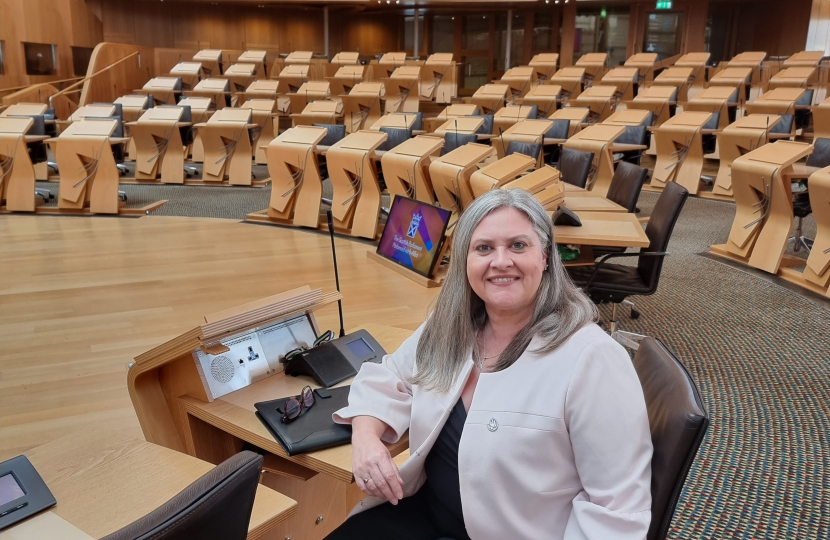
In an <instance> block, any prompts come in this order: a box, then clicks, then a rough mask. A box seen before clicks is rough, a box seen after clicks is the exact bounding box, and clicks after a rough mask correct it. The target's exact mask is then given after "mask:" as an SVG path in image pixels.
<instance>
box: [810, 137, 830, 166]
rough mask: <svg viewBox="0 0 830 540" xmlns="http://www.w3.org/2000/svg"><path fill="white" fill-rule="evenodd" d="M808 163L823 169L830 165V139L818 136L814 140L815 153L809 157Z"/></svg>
mask: <svg viewBox="0 0 830 540" xmlns="http://www.w3.org/2000/svg"><path fill="white" fill-rule="evenodd" d="M807 165H808V166H809V167H820V168H822V169H823V168H824V167H827V166H828V165H830V139H822V138H818V139H816V140H815V141H813V153H812V154H810V156H809V157H808V158H807Z"/></svg>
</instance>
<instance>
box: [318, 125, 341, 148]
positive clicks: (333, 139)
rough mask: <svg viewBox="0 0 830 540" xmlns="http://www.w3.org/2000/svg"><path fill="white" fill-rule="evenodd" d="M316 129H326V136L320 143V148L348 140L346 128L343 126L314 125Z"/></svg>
mask: <svg viewBox="0 0 830 540" xmlns="http://www.w3.org/2000/svg"><path fill="white" fill-rule="evenodd" d="M314 126H315V127H322V128H326V131H327V132H328V133H326V136H325V137H323V139H322V140H321V141H320V142H319V144H320V146H332V145H333V144H335V143H337V142H340V141H342V140H343V139H345V138H346V126H344V125H343V124H314Z"/></svg>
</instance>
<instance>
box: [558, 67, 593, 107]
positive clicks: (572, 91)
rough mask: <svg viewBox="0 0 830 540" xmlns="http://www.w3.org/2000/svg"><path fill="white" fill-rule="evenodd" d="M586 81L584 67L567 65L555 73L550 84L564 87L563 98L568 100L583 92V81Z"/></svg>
mask: <svg viewBox="0 0 830 540" xmlns="http://www.w3.org/2000/svg"><path fill="white" fill-rule="evenodd" d="M584 81H585V68H584V67H577V66H574V67H566V68H562V69H560V70H559V71H557V72H556V73H554V74H553V76H551V78H550V84H558V85H559V86H561V87H562V99H563V100H564V101H568V100H571V99H576V98H578V97H579V94H581V93H582V83H583V82H584Z"/></svg>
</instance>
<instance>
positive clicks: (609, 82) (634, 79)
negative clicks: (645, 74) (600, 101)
mask: <svg viewBox="0 0 830 540" xmlns="http://www.w3.org/2000/svg"><path fill="white" fill-rule="evenodd" d="M639 77H640V70H639V69H637V68H636V67H616V68H614V69H612V70H611V71H609V72H608V73H606V74H605V76H604V77H603V78H602V84H603V85H604V86H615V87H616V88H617V93H616V94H615V97H616V99H617V100H620V99H624V100H626V101H628V100H631V99H634V94H635V87H636V86H638V84H639Z"/></svg>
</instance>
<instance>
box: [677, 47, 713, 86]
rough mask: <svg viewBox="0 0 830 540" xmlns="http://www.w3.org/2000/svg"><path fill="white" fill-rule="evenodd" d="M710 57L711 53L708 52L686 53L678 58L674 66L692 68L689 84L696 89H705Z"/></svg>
mask: <svg viewBox="0 0 830 540" xmlns="http://www.w3.org/2000/svg"><path fill="white" fill-rule="evenodd" d="M710 56H711V53H708V52H697V53H686V54H684V55H683V56H681V57H680V58H678V59H677V62H675V63H674V65H675V66H676V67H690V68H692V76H691V77H690V82H689V84H690V85H691V86H692V87H694V88H703V85H704V84H705V83H706V63H707V62H708V61H709V57H710Z"/></svg>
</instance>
